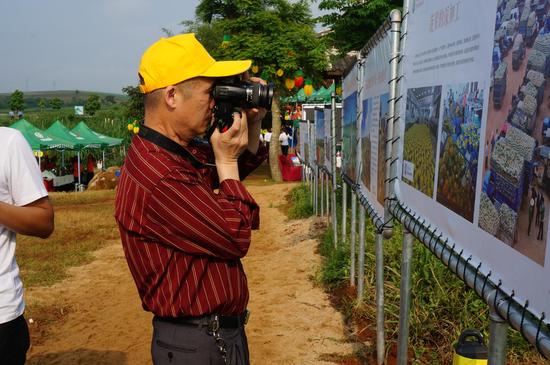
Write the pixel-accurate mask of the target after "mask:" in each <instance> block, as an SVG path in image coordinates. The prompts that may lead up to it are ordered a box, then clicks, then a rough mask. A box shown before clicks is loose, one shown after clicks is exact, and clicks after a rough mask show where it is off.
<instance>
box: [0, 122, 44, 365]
mask: <svg viewBox="0 0 550 365" xmlns="http://www.w3.org/2000/svg"><path fill="white" fill-rule="evenodd" d="M0 141H2V145H3V146H2V152H1V153H0V364H7V365H21V364H24V363H25V360H26V356H27V350H28V349H29V346H30V338H29V329H28V327H27V322H26V320H25V318H24V316H23V312H24V311H25V302H24V300H23V284H22V282H21V278H20V277H19V267H18V266H17V262H16V261H15V237H16V234H24V235H29V236H36V237H40V238H47V237H49V236H50V234H51V233H52V232H53V229H54V213H53V208H52V206H51V204H50V201H49V199H48V193H47V192H46V189H45V187H44V183H43V182H42V176H41V174H40V169H39V168H38V164H37V163H36V160H35V158H34V156H33V153H32V150H31V148H30V146H29V144H28V143H27V141H26V140H25V139H24V137H23V135H22V134H21V133H20V132H19V131H17V130H15V129H12V128H6V127H0Z"/></svg>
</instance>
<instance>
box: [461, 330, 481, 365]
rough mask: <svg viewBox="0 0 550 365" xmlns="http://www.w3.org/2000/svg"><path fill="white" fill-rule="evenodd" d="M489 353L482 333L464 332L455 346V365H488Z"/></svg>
mask: <svg viewBox="0 0 550 365" xmlns="http://www.w3.org/2000/svg"><path fill="white" fill-rule="evenodd" d="M487 353H488V350H487V346H485V341H484V340H483V335H482V334H481V332H479V331H478V330H473V329H467V330H464V331H462V333H461V334H460V337H459V339H458V343H457V344H456V345H455V354H454V357H453V365H487Z"/></svg>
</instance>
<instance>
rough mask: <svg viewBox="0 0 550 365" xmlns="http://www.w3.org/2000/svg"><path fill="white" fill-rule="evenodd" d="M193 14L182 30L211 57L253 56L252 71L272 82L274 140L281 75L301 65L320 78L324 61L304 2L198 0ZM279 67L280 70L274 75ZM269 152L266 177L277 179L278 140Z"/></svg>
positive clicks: (277, 128) (282, 91) (322, 48)
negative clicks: (228, 37) (194, 18)
mask: <svg viewBox="0 0 550 365" xmlns="http://www.w3.org/2000/svg"><path fill="white" fill-rule="evenodd" d="M196 16H197V21H196V22H194V23H189V22H188V23H183V24H184V26H185V25H186V26H187V28H186V31H194V32H195V33H196V34H197V38H199V39H200V40H201V43H203V45H204V46H205V48H206V49H208V51H209V52H210V54H211V55H212V56H213V57H214V58H215V59H219V60H224V59H252V60H253V65H255V66H257V67H258V68H259V70H258V72H257V75H258V76H260V77H262V78H263V79H266V80H268V81H270V82H273V83H274V85H275V96H274V98H273V105H272V108H271V114H272V129H273V136H274V137H273V138H274V139H273V140H274V141H277V137H278V135H279V133H280V129H281V119H280V106H279V98H280V97H281V96H283V95H286V94H287V92H286V91H285V88H284V80H285V78H287V77H290V78H294V72H296V71H297V70H302V71H303V72H304V74H305V75H306V77H309V78H312V79H314V80H320V78H321V73H322V71H323V70H324V69H325V68H326V67H327V64H328V63H327V57H326V46H325V44H324V42H323V40H322V39H320V38H319V37H317V36H316V34H315V32H314V29H313V27H314V21H313V19H312V17H311V12H310V10H309V4H308V1H307V0H299V1H297V2H294V3H290V2H289V1H288V0H256V1H250V0H202V1H201V2H200V3H199V5H198V7H197V10H196ZM224 34H225V35H231V40H230V41H229V42H224V43H222V39H223V38H222V37H220V35H224ZM224 38H225V37H224ZM278 70H282V72H283V75H281V76H279V75H277V71H278ZM279 72H280V71H279ZM269 155H270V170H271V177H272V178H273V179H274V180H275V181H281V173H280V170H279V166H278V156H279V155H280V145H279V144H278V143H270V151H269Z"/></svg>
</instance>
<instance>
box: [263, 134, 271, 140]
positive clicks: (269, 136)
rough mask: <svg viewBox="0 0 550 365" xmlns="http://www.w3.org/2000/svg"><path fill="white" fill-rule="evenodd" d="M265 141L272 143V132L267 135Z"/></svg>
mask: <svg viewBox="0 0 550 365" xmlns="http://www.w3.org/2000/svg"><path fill="white" fill-rule="evenodd" d="M264 140H265V141H266V142H271V132H267V133H266V134H265V137H264Z"/></svg>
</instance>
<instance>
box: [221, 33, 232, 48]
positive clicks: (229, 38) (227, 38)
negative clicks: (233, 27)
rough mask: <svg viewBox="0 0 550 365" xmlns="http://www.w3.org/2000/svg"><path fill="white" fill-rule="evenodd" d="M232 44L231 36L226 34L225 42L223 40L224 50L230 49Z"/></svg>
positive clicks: (224, 36)
mask: <svg viewBox="0 0 550 365" xmlns="http://www.w3.org/2000/svg"><path fill="white" fill-rule="evenodd" d="M230 42H231V34H224V35H223V40H222V48H227V47H229V43H230Z"/></svg>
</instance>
